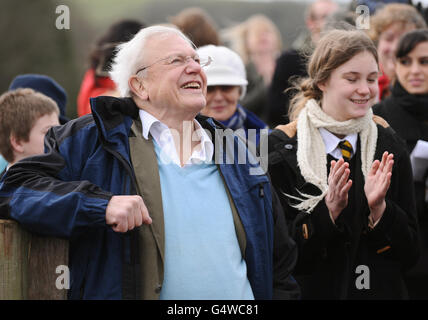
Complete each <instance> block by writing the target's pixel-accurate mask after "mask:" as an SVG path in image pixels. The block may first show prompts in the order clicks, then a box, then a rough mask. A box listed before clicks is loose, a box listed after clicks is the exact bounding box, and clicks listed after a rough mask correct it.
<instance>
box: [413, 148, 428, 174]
mask: <svg viewBox="0 0 428 320" xmlns="http://www.w3.org/2000/svg"><path fill="white" fill-rule="evenodd" d="M410 162H411V163H412V170H413V179H414V180H415V181H424V178H425V173H426V172H427V169H428V141H423V140H418V142H417V143H416V146H415V148H414V149H413V151H412V153H411V154H410Z"/></svg>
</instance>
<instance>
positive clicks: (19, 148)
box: [9, 134, 24, 153]
mask: <svg viewBox="0 0 428 320" xmlns="http://www.w3.org/2000/svg"><path fill="white" fill-rule="evenodd" d="M9 139H10V145H11V146H12V149H13V152H14V153H23V152H24V147H23V145H22V141H21V139H18V138H16V137H15V135H13V134H11V135H10V138H9Z"/></svg>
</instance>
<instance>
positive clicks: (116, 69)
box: [110, 25, 194, 97]
mask: <svg viewBox="0 0 428 320" xmlns="http://www.w3.org/2000/svg"><path fill="white" fill-rule="evenodd" d="M155 34H176V35H178V36H180V37H182V38H183V39H184V40H186V41H187V42H189V44H190V45H191V46H193V47H194V44H193V43H192V41H190V39H189V38H187V37H186V36H185V35H184V34H183V33H182V32H181V31H180V30H178V29H176V28H172V27H165V26H160V25H155V26H150V27H147V28H143V29H141V30H140V31H138V33H137V34H136V35H135V36H134V37H133V38H132V39H131V40H129V41H128V42H125V43H122V44H120V45H118V46H117V49H116V50H117V53H116V56H115V58H114V59H113V63H112V66H111V70H110V78H111V79H112V80H113V81H114V82H115V84H116V86H117V89H118V90H119V92H120V95H121V96H122V97H130V96H131V90H130V88H129V85H128V80H129V78H130V77H131V76H132V75H133V74H135V72H136V71H137V68H138V67H140V66H139V65H138V64H139V63H142V60H143V59H142V53H143V52H144V46H145V44H146V40H147V39H148V38H150V37H151V36H153V35H155Z"/></svg>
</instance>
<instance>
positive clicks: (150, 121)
mask: <svg viewBox="0 0 428 320" xmlns="http://www.w3.org/2000/svg"><path fill="white" fill-rule="evenodd" d="M139 115H140V119H141V123H142V127H143V129H142V135H143V138H144V139H146V140H148V139H149V134H151V135H152V137H153V139H154V140H155V141H156V143H157V144H158V146H160V147H165V142H164V141H161V139H160V137H161V135H162V133H163V131H164V130H168V132H169V128H168V126H167V125H166V124H164V123H163V122H161V121H160V120H158V119H157V118H156V117H154V116H153V115H151V114H150V113H148V112H147V111H145V110H143V109H140V110H139ZM193 122H194V123H195V127H196V130H195V132H194V134H195V135H196V137H195V138H197V140H199V141H201V143H200V145H199V146H200V147H197V148H196V149H195V150H194V151H193V153H192V156H191V157H190V159H189V161H188V162H187V163H186V164H191V163H194V162H200V161H202V162H203V161H207V162H208V161H211V160H212V158H213V154H214V144H213V143H212V141H211V139H210V137H209V135H208V134H207V132H206V131H205V129H204V128H203V127H202V126H201V124H200V123H199V122H198V121H197V120H196V119H194V120H193ZM170 147H171V146H170ZM170 150H172V149H171V148H170ZM174 150H175V149H174ZM170 156H172V155H170ZM171 158H173V159H178V158H176V157H175V156H173V157H171Z"/></svg>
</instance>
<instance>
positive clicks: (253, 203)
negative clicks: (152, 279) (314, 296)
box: [0, 97, 298, 299]
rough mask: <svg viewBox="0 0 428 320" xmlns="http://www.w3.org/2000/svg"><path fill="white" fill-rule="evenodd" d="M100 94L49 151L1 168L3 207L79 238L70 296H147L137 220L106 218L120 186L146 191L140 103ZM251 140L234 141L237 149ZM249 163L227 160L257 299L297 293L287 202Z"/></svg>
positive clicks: (57, 132) (34, 225) (30, 224)
mask: <svg viewBox="0 0 428 320" xmlns="http://www.w3.org/2000/svg"><path fill="white" fill-rule="evenodd" d="M91 103H92V111H93V114H92V115H87V116H84V117H81V118H79V119H75V120H72V121H70V122H69V123H67V124H66V125H64V126H59V127H54V128H52V129H51V130H50V131H49V133H48V134H47V136H46V139H45V154H44V155H40V156H35V157H31V158H27V159H24V160H23V161H20V162H18V163H17V164H15V165H14V166H12V167H11V168H10V169H9V170H8V172H7V173H6V174H5V175H4V176H3V177H2V179H1V181H0V212H2V215H3V217H8V218H12V219H14V220H16V221H18V222H19V223H20V224H21V225H22V226H23V227H25V228H27V229H29V230H30V231H32V232H35V233H39V234H43V235H49V236H54V237H62V238H67V239H70V259H69V260H70V272H71V288H70V291H69V298H72V299H79V298H83V299H121V298H125V297H126V298H138V293H136V292H138V289H137V288H138V285H139V283H138V277H137V276H136V277H135V278H132V275H133V274H136V273H137V272H135V270H137V269H136V268H137V267H136V265H137V264H138V262H137V261H136V259H135V257H136V256H138V254H137V252H136V251H138V237H137V236H135V234H136V232H137V228H136V229H134V230H133V231H129V232H127V233H124V234H121V233H116V232H114V231H113V230H112V229H111V227H110V226H107V225H106V222H105V211H106V208H107V204H108V202H109V200H110V198H111V197H112V196H113V195H127V194H137V187H136V186H137V184H136V178H135V174H134V171H133V167H132V165H131V162H130V149H129V134H130V128H131V125H132V122H133V119H139V118H138V108H137V106H136V105H135V103H134V102H133V100H132V99H130V98H125V99H118V98H112V97H99V98H96V99H93V100H92V101H91ZM197 119H198V121H199V122H200V123H201V125H202V126H203V127H204V128H207V129H208V130H210V131H211V132H212V136H213V137H214V136H215V129H216V128H221V127H219V124H218V123H216V122H214V121H213V120H212V119H210V118H205V117H198V118H197ZM235 142H238V139H236V138H235ZM225 145H226V144H225ZM242 145H243V144H242V143H235V152H236V154H237V152H238V150H237V148H239V146H242ZM224 155H225V153H224ZM252 163H254V161H253V162H252ZM250 166H254V165H251V163H250V162H249V161H247V162H246V164H238V157H235V163H234V164H226V163H225V161H223V164H219V169H220V171H221V173H222V175H223V176H224V179H225V182H226V184H227V186H228V188H229V190H230V193H231V196H232V198H233V200H234V203H235V205H236V208H237V211H238V213H239V215H240V218H241V221H242V224H243V226H244V229H245V233H246V238H247V239H246V241H247V246H246V252H245V259H246V263H247V270H248V279H249V281H250V284H251V287H252V289H253V292H254V296H255V298H256V299H270V298H272V297H273V292H275V295H274V296H275V297H278V298H287V297H292V296H295V293H296V292H298V289H297V285H296V284H295V283H294V282H293V280H290V277H289V275H290V273H291V270H292V268H293V267H294V264H295V262H296V259H297V256H296V255H297V254H296V248H295V244H294V242H293V240H291V239H290V238H289V237H288V233H287V228H286V227H284V226H285V221H284V220H283V219H282V218H281V216H282V214H279V215H278V214H277V212H281V210H282V209H281V207H280V206H281V205H280V203H279V201H277V197H276V195H275V193H272V190H271V186H270V182H269V179H268V177H267V176H266V175H250V174H248V172H249V167H250ZM243 187H245V188H246V189H243ZM243 190H244V191H243ZM245 190H248V191H246V192H245ZM274 229H275V232H274ZM274 239H275V240H274ZM134 267H135V268H134ZM133 268H134V269H133ZM132 270H134V271H132ZM125 279H126V281H125ZM290 292H292V293H290Z"/></svg>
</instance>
